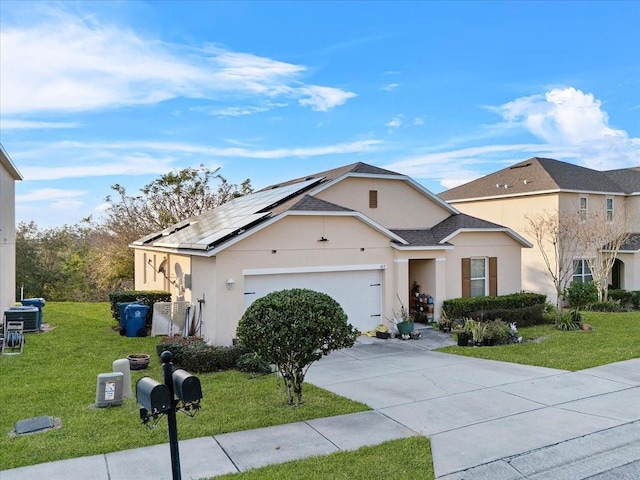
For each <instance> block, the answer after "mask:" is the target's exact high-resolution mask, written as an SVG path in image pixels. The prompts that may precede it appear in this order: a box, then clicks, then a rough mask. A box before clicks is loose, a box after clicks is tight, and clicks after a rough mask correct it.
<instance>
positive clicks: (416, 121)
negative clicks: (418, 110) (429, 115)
mask: <svg viewBox="0 0 640 480" xmlns="http://www.w3.org/2000/svg"><path fill="white" fill-rule="evenodd" d="M413 124H414V125H416V126H418V125H424V119H423V118H422V117H416V118H414V119H413Z"/></svg>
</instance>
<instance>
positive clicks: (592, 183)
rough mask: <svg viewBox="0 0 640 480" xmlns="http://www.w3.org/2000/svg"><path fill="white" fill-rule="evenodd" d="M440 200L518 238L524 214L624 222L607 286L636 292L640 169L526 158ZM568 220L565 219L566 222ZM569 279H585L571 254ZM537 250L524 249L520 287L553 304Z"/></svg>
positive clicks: (581, 263)
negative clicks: (571, 275)
mask: <svg viewBox="0 0 640 480" xmlns="http://www.w3.org/2000/svg"><path fill="white" fill-rule="evenodd" d="M439 197H440V198H441V199H443V200H446V201H447V202H449V203H450V204H451V205H453V206H455V207H456V208H457V209H458V210H460V211H461V212H464V213H467V214H468V215H474V216H477V217H480V218H483V219H485V220H488V221H491V222H496V223H500V224H502V225H506V226H508V227H510V228H512V229H513V230H515V231H516V232H518V233H519V234H520V235H522V236H524V237H525V238H527V239H529V240H530V241H531V242H532V243H535V242H534V239H533V238H532V237H531V235H530V234H529V233H528V232H527V218H526V217H527V216H529V217H533V216H535V215H536V214H543V212H545V211H547V212H560V215H559V219H560V221H561V222H562V221H563V218H565V219H568V218H569V216H570V215H569V214H576V213H577V214H578V215H580V216H582V217H583V218H587V216H589V215H596V214H598V215H604V218H607V219H610V220H613V219H620V218H624V219H625V223H626V225H627V227H628V231H629V233H631V236H630V237H629V239H628V241H627V242H626V243H625V244H624V245H623V246H622V248H621V249H620V251H619V254H618V258H617V260H616V263H615V265H614V268H613V271H612V277H611V278H610V282H609V283H610V284H611V285H612V286H613V287H614V288H623V289H626V290H640V167H636V168H626V169H620V170H609V171H597V170H592V169H589V168H584V167H580V166H577V165H573V164H570V163H566V162H561V161H558V160H553V159H549V158H530V159H529V160H525V161H523V162H520V163H517V164H515V165H512V166H510V167H508V168H505V169H503V170H500V171H498V172H495V173H492V174H490V175H486V176H484V177H481V178H478V179H477V180H474V181H472V182H469V183H466V184H464V185H461V186H458V187H455V188H452V189H450V190H447V191H445V192H442V193H441V194H439ZM567 221H569V220H567ZM574 266H575V271H574V278H575V279H580V280H590V278H589V270H588V266H587V265H586V260H585V258H582V255H575V258H574ZM545 272H546V266H545V264H544V260H543V257H542V255H541V253H540V250H539V248H538V247H537V246H536V247H535V248H533V249H531V250H528V251H524V252H523V257H522V288H523V289H525V290H527V291H535V292H541V293H545V294H546V295H547V296H548V298H549V301H551V302H555V300H556V295H555V288H554V286H553V283H552V281H551V280H550V279H549V278H548V276H547V275H545Z"/></svg>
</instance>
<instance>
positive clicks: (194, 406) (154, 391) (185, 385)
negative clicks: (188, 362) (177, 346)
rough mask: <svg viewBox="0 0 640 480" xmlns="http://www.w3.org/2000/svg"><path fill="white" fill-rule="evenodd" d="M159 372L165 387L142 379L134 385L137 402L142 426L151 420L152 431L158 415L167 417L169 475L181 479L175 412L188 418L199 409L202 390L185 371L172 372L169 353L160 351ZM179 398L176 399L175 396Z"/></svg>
mask: <svg viewBox="0 0 640 480" xmlns="http://www.w3.org/2000/svg"><path fill="white" fill-rule="evenodd" d="M160 358H161V359H162V373H163V376H164V384H161V383H159V382H156V381H155V380H154V379H152V378H149V377H143V378H141V379H140V380H138V383H136V400H137V402H138V403H139V404H140V405H141V406H142V408H141V409H140V418H141V419H142V422H143V423H144V424H145V425H149V423H150V419H151V418H153V419H154V420H155V422H154V423H153V425H152V426H151V428H153V427H155V426H156V425H157V422H158V419H159V417H160V416H161V415H163V414H166V415H167V423H168V427H169V449H170V451H171V472H172V474H173V480H181V479H182V474H181V473H180V451H179V450H178V424H177V422H176V411H177V410H183V411H184V412H186V413H190V412H191V413H190V415H191V416H193V415H194V414H195V412H197V411H198V410H199V409H200V400H201V399H202V388H201V387H200V380H199V379H198V377H194V376H193V375H191V374H190V373H188V372H185V371H184V370H180V369H178V370H176V371H174V370H173V363H172V360H173V355H172V354H171V352H166V351H165V352H162V355H160ZM176 395H177V396H178V399H177V400H176V398H175V396H176Z"/></svg>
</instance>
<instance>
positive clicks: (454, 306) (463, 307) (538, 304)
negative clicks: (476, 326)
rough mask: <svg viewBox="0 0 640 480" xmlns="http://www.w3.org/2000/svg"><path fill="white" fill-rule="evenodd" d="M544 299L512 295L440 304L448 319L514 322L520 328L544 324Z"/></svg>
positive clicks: (531, 294)
mask: <svg viewBox="0 0 640 480" xmlns="http://www.w3.org/2000/svg"><path fill="white" fill-rule="evenodd" d="M546 300H547V296H546V295H542V294H537V293H514V294H510V295H500V296H495V297H474V298H453V299H450V300H445V301H444V302H442V312H443V313H444V314H445V315H446V316H447V317H448V318H450V319H451V320H461V319H463V318H474V319H477V320H483V321H491V320H497V319H501V320H502V321H504V322H506V323H511V322H516V323H517V325H518V326H519V327H528V326H531V325H538V324H541V323H545V322H546V321H547V320H546V319H545V310H546Z"/></svg>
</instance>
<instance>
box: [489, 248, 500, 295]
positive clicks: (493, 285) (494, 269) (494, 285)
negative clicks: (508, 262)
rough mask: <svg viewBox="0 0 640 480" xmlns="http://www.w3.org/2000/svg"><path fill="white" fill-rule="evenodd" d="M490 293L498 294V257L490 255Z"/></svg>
mask: <svg viewBox="0 0 640 480" xmlns="http://www.w3.org/2000/svg"><path fill="white" fill-rule="evenodd" d="M489 295H490V296H492V297H495V296H496V295H498V257H489Z"/></svg>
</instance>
